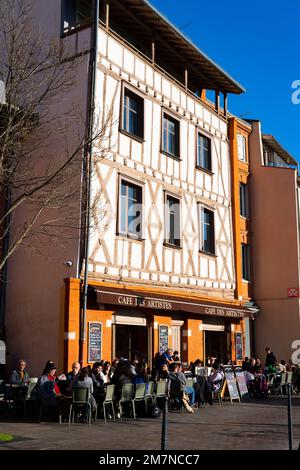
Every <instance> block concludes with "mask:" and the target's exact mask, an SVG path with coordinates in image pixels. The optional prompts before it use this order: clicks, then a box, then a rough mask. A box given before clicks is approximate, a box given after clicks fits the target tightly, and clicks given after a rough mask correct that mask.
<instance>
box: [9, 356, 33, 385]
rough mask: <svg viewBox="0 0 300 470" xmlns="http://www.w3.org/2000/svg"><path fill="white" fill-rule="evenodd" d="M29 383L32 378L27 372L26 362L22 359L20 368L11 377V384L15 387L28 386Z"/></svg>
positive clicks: (19, 364)
mask: <svg viewBox="0 0 300 470" xmlns="http://www.w3.org/2000/svg"><path fill="white" fill-rule="evenodd" d="M29 382H30V377H29V374H28V372H27V370H26V361H25V360H24V359H20V360H19V363H18V367H17V368H16V369H15V370H13V371H12V373H11V375H10V383H11V384H13V385H27V384H28V383H29Z"/></svg>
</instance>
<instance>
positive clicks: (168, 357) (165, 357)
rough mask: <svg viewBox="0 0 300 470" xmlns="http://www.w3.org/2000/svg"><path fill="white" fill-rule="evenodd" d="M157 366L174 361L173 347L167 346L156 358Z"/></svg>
mask: <svg viewBox="0 0 300 470" xmlns="http://www.w3.org/2000/svg"><path fill="white" fill-rule="evenodd" d="M158 361H159V362H158V366H159V368H161V367H162V366H163V365H164V364H166V365H167V366H169V365H170V364H172V362H174V360H173V349H171V348H168V349H167V350H166V351H165V352H164V353H163V354H162V355H161V356H159V358H158Z"/></svg>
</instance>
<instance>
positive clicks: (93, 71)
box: [79, 0, 100, 364]
mask: <svg viewBox="0 0 300 470" xmlns="http://www.w3.org/2000/svg"><path fill="white" fill-rule="evenodd" d="M99 1H100V0H94V3H93V18H94V21H93V26H92V31H91V53H90V60H89V111H88V119H87V140H88V142H89V144H88V146H87V149H86V162H87V165H86V214H85V221H86V224H85V234H84V236H85V240H84V260H85V262H84V276H83V283H82V297H81V315H80V348H79V362H80V363H81V364H82V363H83V349H84V343H85V341H86V310H87V296H88V258H89V245H90V243H89V228H90V222H91V214H90V209H91V202H92V201H91V180H92V170H93V151H94V149H93V147H94V143H93V141H92V139H93V131H94V123H95V94H96V76H97V57H98V24H99Z"/></svg>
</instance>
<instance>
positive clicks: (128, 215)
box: [120, 181, 142, 237]
mask: <svg viewBox="0 0 300 470" xmlns="http://www.w3.org/2000/svg"><path fill="white" fill-rule="evenodd" d="M141 201H142V189H141V188H140V187H139V186H135V185H133V184H130V183H127V182H126V181H123V182H122V184H121V204H120V210H121V214H120V231H121V232H122V233H124V234H125V235H134V236H138V237H139V236H140V235H141V230H142V205H141Z"/></svg>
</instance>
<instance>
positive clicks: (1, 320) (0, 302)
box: [0, 190, 11, 340]
mask: <svg viewBox="0 0 300 470" xmlns="http://www.w3.org/2000/svg"><path fill="white" fill-rule="evenodd" d="M10 204H11V192H10V190H8V197H7V200H6V204H5V212H7V211H8V209H9V207H10ZM9 224H10V215H8V216H7V217H6V218H5V225H4V233H5V232H6V235H5V237H4V240H3V258H5V257H6V255H7V252H8V247H9V229H8V228H9ZM1 278H2V279H1V280H0V282H1V289H0V339H2V340H5V309H6V282H7V262H6V263H5V265H4V266H3V269H2V273H1Z"/></svg>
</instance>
